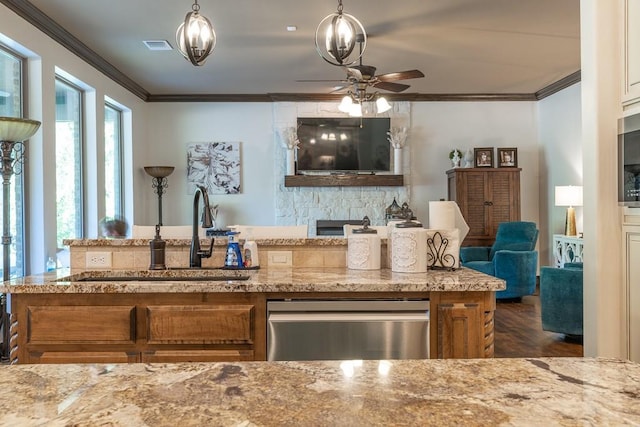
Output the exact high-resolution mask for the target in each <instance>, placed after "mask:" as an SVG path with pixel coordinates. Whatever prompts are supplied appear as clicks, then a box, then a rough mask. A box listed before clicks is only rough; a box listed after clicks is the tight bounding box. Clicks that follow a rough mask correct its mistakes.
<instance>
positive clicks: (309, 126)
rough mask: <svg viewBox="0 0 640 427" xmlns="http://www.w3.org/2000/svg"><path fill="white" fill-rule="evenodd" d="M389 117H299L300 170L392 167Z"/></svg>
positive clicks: (371, 170)
mask: <svg viewBox="0 0 640 427" xmlns="http://www.w3.org/2000/svg"><path fill="white" fill-rule="evenodd" d="M389 127H390V119H389V118H388V117H386V118H383V117H380V118H379V117H368V118H356V117H353V118H348V117H341V118H326V117H323V118H318V117H313V118H310V117H299V118H298V140H299V141H300V144H299V145H298V159H297V160H298V173H300V174H305V173H306V174H312V173H359V172H362V173H376V172H389V171H390V170H391V149H390V145H391V144H390V143H389V141H388V140H387V136H388V135H387V132H388V131H389Z"/></svg>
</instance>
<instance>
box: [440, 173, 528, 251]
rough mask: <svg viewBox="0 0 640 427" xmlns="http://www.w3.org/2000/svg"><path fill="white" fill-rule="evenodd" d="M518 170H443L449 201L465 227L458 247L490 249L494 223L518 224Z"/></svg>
mask: <svg viewBox="0 0 640 427" xmlns="http://www.w3.org/2000/svg"><path fill="white" fill-rule="evenodd" d="M521 170H522V169H520V168H456V169H450V170H448V171H447V182H448V195H449V200H454V201H456V202H457V203H458V206H460V210H461V211H462V216H464V219H465V220H466V221H467V224H468V225H469V234H467V237H466V238H465V239H464V241H463V242H462V246H491V245H492V244H493V242H494V241H495V238H496V231H497V230H498V224H500V223H501V222H508V221H520V171H521Z"/></svg>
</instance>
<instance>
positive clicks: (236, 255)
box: [224, 231, 244, 268]
mask: <svg viewBox="0 0 640 427" xmlns="http://www.w3.org/2000/svg"><path fill="white" fill-rule="evenodd" d="M236 234H240V233H239V232H237V231H229V232H228V233H227V236H228V238H229V241H228V243H227V255H226V256H225V259H224V266H225V267H226V268H242V267H243V266H244V264H243V262H242V252H241V251H240V244H239V243H238V241H237V240H236Z"/></svg>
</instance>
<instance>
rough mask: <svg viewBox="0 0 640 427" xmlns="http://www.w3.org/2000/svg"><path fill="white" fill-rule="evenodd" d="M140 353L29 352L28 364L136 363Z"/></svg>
mask: <svg viewBox="0 0 640 427" xmlns="http://www.w3.org/2000/svg"><path fill="white" fill-rule="evenodd" d="M139 361H140V357H139V355H138V353H127V352H124V351H121V352H118V351H45V352H29V361H28V363H136V362H139Z"/></svg>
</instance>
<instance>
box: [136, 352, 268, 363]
mask: <svg viewBox="0 0 640 427" xmlns="http://www.w3.org/2000/svg"><path fill="white" fill-rule="evenodd" d="M230 360H232V361H249V362H250V361H253V360H257V359H256V357H255V352H254V351H253V350H224V349H220V350H157V351H145V352H143V353H142V362H143V363H178V362H228V361H230Z"/></svg>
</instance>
